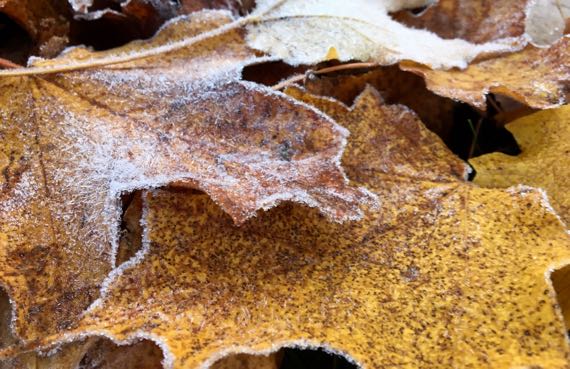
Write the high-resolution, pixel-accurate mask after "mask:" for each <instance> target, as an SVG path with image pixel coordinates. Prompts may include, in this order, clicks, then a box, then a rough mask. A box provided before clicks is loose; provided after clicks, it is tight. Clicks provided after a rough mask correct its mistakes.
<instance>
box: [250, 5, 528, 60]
mask: <svg viewBox="0 0 570 369" xmlns="http://www.w3.org/2000/svg"><path fill="white" fill-rule="evenodd" d="M417 3H418V2H417V1H415V2H407V1H401V0H400V1H398V0H382V1H381V0H378V1H369V0H353V1H335V2H331V1H329V0H315V1H305V0H285V1H283V0H259V1H258V2H257V9H258V12H259V13H260V14H261V15H260V16H258V17H257V18H256V23H255V24H250V25H249V26H248V28H247V29H248V31H249V34H248V43H249V45H251V46H252V47H253V48H256V49H259V50H262V51H264V52H266V53H268V54H270V55H272V56H275V57H278V58H281V59H283V60H285V61H286V62H287V63H289V64H293V65H298V64H316V63H318V62H321V61H324V60H327V55H329V51H330V50H331V48H334V49H335V50H336V52H337V54H335V55H336V56H337V57H338V59H339V60H340V61H348V60H354V59H356V60H361V61H374V62H378V63H379V64H382V65H390V64H394V63H397V62H399V61H401V60H411V61H414V62H418V63H422V64H425V65H429V66H430V67H432V68H443V69H448V68H452V67H460V68H465V67H466V66H467V64H468V63H469V62H470V61H471V60H473V59H474V58H475V57H478V56H481V55H486V54H494V53H499V52H509V51H513V50H515V49H517V48H520V47H522V46H524V42H525V40H524V39H523V38H511V37H509V38H505V39H501V40H495V41H493V42H489V43H486V44H482V45H476V44H472V43H470V42H467V41H465V40H461V39H454V40H444V39H441V38H440V37H438V36H437V35H435V34H433V33H431V32H428V31H424V30H415V29H411V28H408V27H406V26H404V25H402V24H401V23H398V22H397V21H395V20H393V19H392V18H390V16H389V15H388V11H396V10H399V9H402V8H406V7H409V6H410V5H417ZM421 3H426V1H422V2H421ZM264 9H270V10H269V11H264Z"/></svg>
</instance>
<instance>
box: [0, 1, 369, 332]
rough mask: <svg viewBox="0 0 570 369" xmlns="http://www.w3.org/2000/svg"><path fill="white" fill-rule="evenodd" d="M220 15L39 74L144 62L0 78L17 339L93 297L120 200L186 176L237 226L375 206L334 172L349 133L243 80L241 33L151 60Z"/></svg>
mask: <svg viewBox="0 0 570 369" xmlns="http://www.w3.org/2000/svg"><path fill="white" fill-rule="evenodd" d="M230 20H231V18H229V16H228V13H227V12H215V11H213V12H201V13H197V14H196V15H194V16H192V17H190V18H180V19H178V20H177V21H175V22H172V23H170V24H169V25H168V27H166V28H165V29H163V30H162V32H161V33H160V34H159V35H158V36H157V37H155V38H154V39H153V40H151V41H150V42H136V43H132V44H130V45H127V46H125V47H124V48H122V49H118V50H113V51H108V52H103V53H92V52H90V51H88V50H86V49H82V48H78V49H73V50H70V51H69V52H68V53H66V54H65V55H63V56H62V57H61V58H59V59H55V60H48V61H38V62H37V63H36V67H38V68H40V69H41V68H47V69H48V70H53V69H56V70H57V68H59V66H61V65H64V66H65V67H67V66H70V65H71V66H77V64H80V65H86V64H89V63H91V64H93V65H96V64H97V63H99V62H101V61H102V60H103V61H105V62H106V61H108V60H109V59H110V58H113V57H115V56H117V55H118V57H122V56H124V55H125V54H126V55H129V56H133V55H134V56H135V57H140V59H138V60H136V61H132V62H129V63H122V64H117V65H113V66H108V67H102V68H99V69H89V70H83V71H75V72H68V73H60V74H56V75H49V76H46V77H38V76H13V77H9V76H6V74H10V73H13V74H18V73H28V72H29V70H23V71H20V70H12V71H4V72H3V73H4V75H3V76H2V78H0V86H1V87H0V116H1V118H2V125H1V126H0V137H2V140H3V143H4V144H3V145H2V147H1V151H0V168H1V170H2V173H4V175H3V176H2V177H0V185H1V186H2V187H1V188H2V193H1V197H0V209H1V212H0V282H1V284H2V285H3V286H5V287H6V290H7V293H8V294H9V295H10V297H11V298H12V300H13V301H14V304H15V305H14V307H15V311H16V312H15V315H16V334H17V335H18V336H19V337H21V338H24V339H35V338H38V337H41V336H43V335H44V334H46V333H48V332H55V331H57V330H60V329H64V328H66V327H69V326H70V325H71V324H73V322H74V319H75V317H76V316H77V315H78V314H79V313H80V312H81V311H82V310H83V309H84V308H85V307H86V306H87V305H88V304H89V303H90V302H91V301H92V300H93V299H94V298H96V297H97V296H98V293H99V287H100V283H101V281H102V279H103V278H104V277H105V276H106V275H107V273H109V271H110V270H111V268H112V267H113V266H114V264H115V261H116V254H117V247H118V241H119V240H118V238H119V235H118V226H119V220H120V216H121V208H120V201H119V197H120V195H121V194H123V193H125V192H128V191H132V190H135V189H139V188H154V187H158V186H162V185H165V184H168V183H171V182H173V181H179V180H185V181H187V183H190V184H191V185H192V186H193V187H195V188H199V189H202V190H203V191H205V192H206V193H208V194H209V195H210V196H211V197H212V198H213V199H214V201H215V202H216V203H218V204H219V205H220V207H221V208H222V209H224V211H226V212H228V213H229V214H230V215H231V217H232V218H233V219H234V220H235V222H236V223H241V222H243V221H244V220H246V219H247V218H249V217H251V216H253V215H254V214H255V212H256V211H257V210H258V209H267V208H270V207H272V206H274V205H276V204H277V203H279V202H282V201H288V200H290V201H298V202H303V203H305V204H308V205H310V206H317V207H319V208H320V209H321V211H322V212H323V213H324V214H326V215H328V216H330V217H331V218H333V219H335V220H338V221H342V220H347V219H355V218H358V217H359V216H361V210H360V209H359V203H361V202H362V201H364V202H367V201H370V200H372V198H371V195H370V194H368V193H366V192H365V191H364V190H362V189H357V188H354V187H350V186H349V185H348V181H347V179H346V177H345V175H344V173H343V171H342V170H341V168H340V163H339V159H340V155H341V153H342V151H343V149H344V143H345V137H346V136H347V131H346V130H345V129H343V128H342V127H340V126H338V125H337V124H336V123H334V122H333V121H332V120H331V119H330V118H328V117H326V116H324V115H323V114H322V113H320V112H318V111H317V110H315V109H313V108H311V107H308V106H306V105H303V104H301V103H298V102H295V101H294V100H293V99H290V98H288V97H287V96H285V95H283V94H280V93H276V92H274V91H272V90H271V89H269V88H266V87H262V86H259V85H255V84H253V83H250V82H244V81H240V80H239V72H240V69H241V68H242V66H243V65H244V64H246V63H248V62H255V61H256V60H258V59H257V58H256V57H255V56H254V54H253V53H252V51H251V50H250V49H248V48H247V47H246V46H245V44H244V41H243V36H242V33H241V32H240V31H239V30H236V29H234V30H227V32H225V33H223V34H221V35H219V36H212V37H210V38H208V39H206V40H204V41H197V42H195V43H194V44H192V47H190V48H183V49H179V50H178V51H176V52H173V53H168V54H164V53H161V54H156V51H157V50H162V49H160V47H162V46H165V47H168V46H169V45H170V44H171V43H172V42H175V41H177V40H178V39H180V38H182V37H192V36H194V35H201V34H202V33H203V32H206V31H208V30H210V29H212V28H216V27H220V26H223V25H224V24H227V23H228V22H229V21H230ZM148 50H152V52H153V53H155V54H152V55H153V56H152V57H151V56H148V55H147V54H145V52H147V51H148ZM141 55H143V56H144V55H147V57H145V58H142V57H141ZM50 68H51V69H50ZM87 261H88V265H89V267H85V266H86V262H87Z"/></svg>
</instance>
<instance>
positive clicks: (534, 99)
mask: <svg viewBox="0 0 570 369" xmlns="http://www.w3.org/2000/svg"><path fill="white" fill-rule="evenodd" d="M568 60H570V37H568V36H566V37H563V38H562V39H560V40H559V41H557V42H556V43H555V44H554V45H552V46H550V47H549V48H536V47H533V46H528V47H526V48H525V49H524V50H521V51H519V52H517V53H513V54H509V55H505V56H501V57H498V58H494V59H489V60H485V61H481V62H478V63H474V64H472V65H470V66H469V67H468V68H467V69H466V70H462V71H460V70H449V71H442V70H432V69H430V68H428V67H426V66H422V65H419V64H416V63H411V62H403V63H401V64H400V66H401V68H402V69H403V70H406V71H410V72H414V73H416V74H418V75H420V76H422V77H424V78H425V80H426V85H427V88H428V89H430V90H431V91H433V92H435V93H436V94H438V95H441V96H445V97H449V98H452V99H455V100H459V101H463V102H466V103H468V104H471V105H473V106H475V107H476V108H478V109H481V110H485V109H486V95H487V94H488V93H497V94H502V95H506V96H509V97H511V98H513V99H515V100H517V101H519V102H521V103H524V104H526V105H528V106H530V107H532V108H539V109H545V108H553V107H556V106H559V105H561V104H563V103H564V101H565V96H566V93H567V90H568V84H569V83H570V82H569V81H570V63H568Z"/></svg>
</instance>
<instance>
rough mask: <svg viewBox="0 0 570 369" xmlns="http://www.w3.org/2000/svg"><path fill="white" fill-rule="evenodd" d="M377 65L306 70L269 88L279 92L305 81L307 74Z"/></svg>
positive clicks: (367, 64)
mask: <svg viewBox="0 0 570 369" xmlns="http://www.w3.org/2000/svg"><path fill="white" fill-rule="evenodd" d="M378 65H379V64H378V63H365V62H361V63H348V64H341V65H335V66H334V67H326V68H322V69H318V70H308V71H307V72H305V73H304V74H296V75H294V76H293V77H290V78H288V79H286V80H284V81H281V82H279V83H278V84H276V85H274V86H272V87H271V88H272V89H274V90H281V89H283V88H285V87H287V86H290V85H292V84H293V83H297V82H300V81H303V80H305V78H307V75H308V74H316V75H319V74H326V73H333V72H338V71H341V70H353V69H363V68H374V67H377V66H378Z"/></svg>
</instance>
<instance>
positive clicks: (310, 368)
mask: <svg viewBox="0 0 570 369" xmlns="http://www.w3.org/2000/svg"><path fill="white" fill-rule="evenodd" d="M282 351H283V361H282V362H281V366H280V367H279V369H357V368H358V366H357V365H355V364H353V363H351V362H350V361H348V360H347V359H346V358H345V357H344V356H341V355H336V354H333V353H331V352H327V351H325V350H323V349H317V350H312V349H299V348H286V349H283V350H282Z"/></svg>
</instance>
